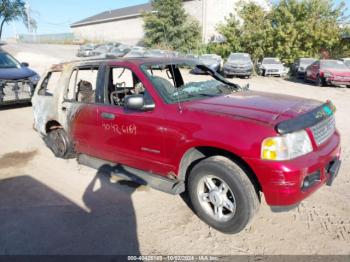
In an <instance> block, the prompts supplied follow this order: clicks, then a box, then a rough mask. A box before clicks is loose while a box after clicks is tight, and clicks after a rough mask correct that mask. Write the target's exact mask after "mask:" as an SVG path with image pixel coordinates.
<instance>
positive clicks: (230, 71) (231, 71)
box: [224, 68, 253, 76]
mask: <svg viewBox="0 0 350 262" xmlns="http://www.w3.org/2000/svg"><path fill="white" fill-rule="evenodd" d="M252 73H253V69H236V68H224V74H226V75H232V76H251V75H252Z"/></svg>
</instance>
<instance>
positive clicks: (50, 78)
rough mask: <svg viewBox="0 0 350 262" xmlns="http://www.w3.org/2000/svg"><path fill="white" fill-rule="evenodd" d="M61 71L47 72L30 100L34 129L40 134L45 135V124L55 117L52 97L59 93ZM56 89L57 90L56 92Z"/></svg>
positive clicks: (53, 98)
mask: <svg viewBox="0 0 350 262" xmlns="http://www.w3.org/2000/svg"><path fill="white" fill-rule="evenodd" d="M61 75H62V71H60V70H56V71H55V70H53V71H49V72H48V73H47V74H46V75H45V77H44V78H43V81H41V82H40V86H38V87H37V89H36V91H35V94H34V96H33V98H32V105H33V112H34V125H35V128H36V129H37V130H38V131H39V132H40V133H42V134H46V123H47V122H48V121H50V120H52V119H55V116H56V107H54V106H53V105H54V100H55V97H54V95H57V94H58V92H59V91H60V89H59V80H60V77H61ZM57 89H58V90H57Z"/></svg>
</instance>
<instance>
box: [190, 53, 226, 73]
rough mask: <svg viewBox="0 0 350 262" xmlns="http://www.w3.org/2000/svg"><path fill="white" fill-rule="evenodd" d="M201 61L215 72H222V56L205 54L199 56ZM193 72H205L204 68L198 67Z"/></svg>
mask: <svg viewBox="0 0 350 262" xmlns="http://www.w3.org/2000/svg"><path fill="white" fill-rule="evenodd" d="M198 59H199V61H200V62H202V63H203V64H204V65H206V66H207V67H209V68H210V69H212V70H213V71H215V72H218V73H220V72H221V67H222V58H221V56H218V55H216V54H204V55H201V56H199V57H198ZM191 73H193V74H204V73H206V72H204V71H203V70H201V69H199V68H198V67H195V68H194V69H193V70H192V72H191Z"/></svg>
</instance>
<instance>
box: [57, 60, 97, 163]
mask: <svg viewBox="0 0 350 262" xmlns="http://www.w3.org/2000/svg"><path fill="white" fill-rule="evenodd" d="M99 69H100V66H99V65H98V64H92V65H84V66H78V67H75V68H73V69H72V72H71V74H70V78H69V84H68V86H67V87H66V90H65V94H64V99H63V103H62V104H61V106H60V107H59V109H58V110H59V111H60V118H61V119H63V120H61V123H62V122H63V123H65V125H64V126H65V129H66V130H67V131H68V134H69V136H70V138H71V139H72V141H73V142H74V145H75V149H76V151H77V152H79V153H84V154H88V155H91V156H98V153H99V150H98V136H99V134H98V130H99V129H98V124H99V123H98V112H99V101H98V95H97V94H98V90H99V86H101V84H100V79H101V76H100V75H101V72H100V70H99Z"/></svg>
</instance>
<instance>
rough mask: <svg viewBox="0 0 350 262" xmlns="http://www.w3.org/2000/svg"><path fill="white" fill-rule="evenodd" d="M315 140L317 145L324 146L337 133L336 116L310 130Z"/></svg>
mask: <svg viewBox="0 0 350 262" xmlns="http://www.w3.org/2000/svg"><path fill="white" fill-rule="evenodd" d="M310 129H311V132H312V134H313V136H314V138H315V141H316V144H317V145H318V146H319V145H322V144H323V143H324V142H326V141H327V140H328V139H329V138H330V137H331V136H332V135H333V134H334V132H335V118H334V115H332V116H330V117H328V118H327V119H325V120H323V121H322V122H320V123H318V124H317V125H315V126H313V127H311V128H310Z"/></svg>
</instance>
